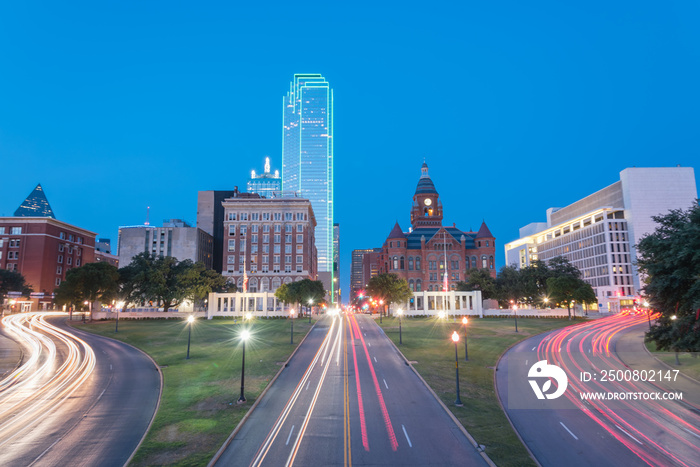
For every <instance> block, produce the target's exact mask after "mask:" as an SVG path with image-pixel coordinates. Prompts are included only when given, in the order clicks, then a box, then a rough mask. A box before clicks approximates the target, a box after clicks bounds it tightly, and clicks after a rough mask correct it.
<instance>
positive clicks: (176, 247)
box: [118, 219, 214, 269]
mask: <svg viewBox="0 0 700 467" xmlns="http://www.w3.org/2000/svg"><path fill="white" fill-rule="evenodd" d="M118 246H119V264H121V265H122V266H128V265H129V263H131V260H132V258H133V257H134V256H136V255H138V254H140V253H144V252H147V253H151V254H152V255H158V256H161V257H163V256H172V257H173V258H177V259H178V260H179V261H183V260H185V259H189V260H192V261H194V262H201V263H204V265H205V266H206V267H207V268H208V269H211V268H212V264H213V259H214V258H213V255H214V239H213V237H212V235H210V234H209V233H208V232H205V231H204V230H202V229H200V228H197V227H192V226H190V225H189V224H188V223H187V222H185V221H183V220H181V219H169V220H166V221H164V222H163V225H162V227H155V226H151V225H136V226H129V227H119V241H118Z"/></svg>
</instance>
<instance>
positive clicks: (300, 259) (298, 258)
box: [297, 255, 304, 264]
mask: <svg viewBox="0 0 700 467" xmlns="http://www.w3.org/2000/svg"><path fill="white" fill-rule="evenodd" d="M302 262H304V257H303V256H301V255H297V264H299V263H302Z"/></svg>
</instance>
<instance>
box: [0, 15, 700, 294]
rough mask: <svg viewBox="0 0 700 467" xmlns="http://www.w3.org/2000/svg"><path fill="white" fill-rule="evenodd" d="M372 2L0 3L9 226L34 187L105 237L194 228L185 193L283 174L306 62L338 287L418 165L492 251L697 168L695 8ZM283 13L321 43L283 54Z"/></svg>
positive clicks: (379, 237) (388, 222) (399, 201)
mask: <svg viewBox="0 0 700 467" xmlns="http://www.w3.org/2000/svg"><path fill="white" fill-rule="evenodd" d="M631 5H634V8H630V6H631ZM366 7H367V8H368V7H369V6H368V5H364V4H358V5H353V7H352V8H350V7H342V6H328V5H326V6H319V7H318V8H317V9H312V11H310V12H309V13H308V14H307V15H305V16H304V15H300V14H299V13H298V12H295V11H293V10H287V9H286V8H284V7H281V8H279V9H275V8H264V9H263V8H262V7H256V6H251V5H248V6H245V7H242V8H238V7H237V8H233V7H232V6H225V5H222V6H219V7H212V8H209V9H207V8H200V9H197V10H192V9H190V8H186V7H184V6H177V5H169V6H168V8H162V7H161V5H158V4H153V5H145V6H142V7H135V6H133V5H127V4H123V5H115V6H106V5H90V6H89V7H85V6H66V7H65V8H58V7H56V6H53V5H50V4H46V5H44V6H43V8H38V9H31V10H30V9H29V8H28V7H26V6H24V5H11V4H10V5H4V6H3V7H2V14H1V15H0V18H2V19H0V21H2V26H3V27H2V28H0V37H2V39H4V41H5V43H12V44H16V46H15V47H12V48H11V49H9V50H8V51H7V55H6V58H5V61H4V62H3V67H4V69H5V70H7V72H5V73H0V99H2V102H3V106H2V108H1V109H0V154H2V160H3V162H4V172H5V173H6V174H7V175H6V177H4V179H3V184H2V196H1V197H0V215H12V213H13V212H14V211H15V210H16V209H17V207H18V206H19V205H20V204H21V202H22V201H23V200H24V199H25V197H26V195H27V193H29V192H30V191H31V190H32V188H33V187H35V186H36V185H37V183H41V185H42V187H43V189H44V190H45V193H46V195H47V198H48V200H49V201H50V202H51V207H52V209H53V210H54V212H55V214H56V217H57V219H59V220H61V221H64V222H67V223H70V224H72V225H76V226H80V227H82V228H85V229H88V230H91V231H94V232H97V233H98V234H99V236H100V237H107V238H111V239H112V241H113V242H114V243H116V240H117V229H118V227H119V226H120V225H135V224H141V223H143V222H144V221H145V220H146V215H147V214H146V213H147V206H150V208H151V209H150V220H151V222H152V223H155V224H157V223H159V222H160V221H161V220H162V219H169V218H184V219H186V220H188V221H189V222H190V223H194V221H195V219H196V210H197V192H198V191H202V190H231V189H233V187H234V186H239V187H240V188H241V189H242V188H243V187H244V186H245V182H246V180H247V177H248V175H249V174H250V170H253V169H256V170H259V167H260V161H261V160H262V159H263V157H264V156H265V155H269V156H270V158H271V163H272V165H273V167H281V166H282V159H281V154H280V148H281V136H280V132H279V125H280V115H279V96H280V94H283V93H284V90H285V89H287V88H288V83H289V78H290V76H291V75H292V74H293V73H296V72H303V71H318V72H319V73H322V74H323V76H324V77H325V78H327V79H328V81H329V82H331V83H332V84H333V88H334V90H335V93H334V100H335V101H336V102H337V103H338V107H337V111H336V112H335V115H334V116H335V119H336V123H337V131H336V134H335V135H334V136H335V140H336V141H335V146H334V150H335V152H336V154H337V156H338V157H337V158H336V160H335V166H334V168H335V171H336V177H335V191H336V193H337V196H336V199H335V207H334V209H335V216H334V217H335V221H336V222H338V223H340V224H341V225H342V236H343V238H342V239H341V244H342V251H341V269H342V270H343V271H344V274H342V276H343V278H342V279H343V286H342V287H343V288H345V289H347V287H348V280H349V270H350V254H351V251H352V250H353V249H361V248H373V247H377V246H379V245H380V244H381V242H382V241H383V239H384V238H386V235H387V234H388V233H389V232H390V231H391V228H392V226H393V225H394V222H395V221H396V220H398V221H399V222H400V223H401V225H405V224H407V222H408V217H407V214H406V212H407V208H408V206H407V204H406V197H407V196H410V194H411V193H412V192H413V189H414V187H415V185H414V184H415V177H414V171H413V168H414V167H415V166H416V164H420V163H422V162H423V160H424V158H425V159H426V161H427V163H428V164H429V165H430V167H431V173H432V174H433V178H434V179H435V182H436V184H438V185H439V186H440V187H441V197H442V198H443V202H444V204H445V209H446V212H449V213H450V214H449V215H448V217H447V218H446V219H445V222H446V223H447V224H451V223H452V222H456V223H457V224H458V225H462V226H463V227H464V228H469V229H475V228H477V227H478V226H477V225H469V223H470V222H474V223H476V222H478V221H481V220H482V219H485V220H486V221H487V223H488V225H489V228H490V229H491V231H492V233H493V234H494V236H495V237H496V238H498V239H500V241H501V242H503V243H505V242H508V241H510V240H514V239H516V238H517V237H518V229H519V228H520V227H522V226H523V225H525V224H527V223H529V222H531V221H534V220H538V219H539V220H542V221H544V219H543V216H542V212H543V210H545V209H547V208H548V207H553V206H566V205H568V204H570V203H572V202H574V201H575V200H577V199H580V198H581V197H583V196H585V195H587V194H588V193H590V192H592V191H595V190H597V189H601V188H603V187H605V186H608V185H610V184H611V183H613V182H614V181H615V180H616V179H617V177H618V174H619V172H620V171H621V170H623V169H624V168H627V167H633V166H637V167H659V166H675V165H676V164H680V165H681V166H691V167H693V166H694V167H695V168H696V169H697V162H698V149H699V148H698V142H697V139H696V138H695V136H694V134H695V129H696V128H697V127H698V124H699V123H700V116H698V115H697V113H696V112H695V111H694V109H695V108H697V107H698V105H699V104H700V92H699V91H698V89H697V86H695V83H696V82H697V80H698V77H699V76H698V75H699V68H700V67H699V65H698V63H699V62H698V60H697V59H696V58H697V56H698V55H699V54H700V47H699V46H698V45H697V44H700V32H699V31H698V30H697V28H696V27H695V24H694V22H693V20H692V19H693V18H696V17H697V15H698V6H697V5H693V4H673V5H671V6H668V7H663V6H660V5H658V4H655V3H653V2H646V3H639V2H635V3H634V4H632V3H625V2H623V3H620V4H615V5H609V4H604V3H602V2H600V3H591V4H587V5H586V6H585V7H575V6H570V5H559V4H556V3H552V4H549V5H543V6H541V7H540V8H533V7H528V6H526V5H520V4H518V3H517V2H511V3H506V4H502V5H455V6H449V7H446V8H437V7H436V8H434V9H428V10H424V9H421V10H417V9H413V8H410V7H407V8H402V9H401V10H396V9H394V8H392V7H391V6H389V5H380V6H374V8H375V10H373V11H375V14H374V15H371V16H370V17H368V16H367V15H365V14H363V11H364V10H363V9H364V8H366ZM341 18H342V20H341ZM290 22H292V23H294V24H295V25H296V26H295V27H297V28H298V30H299V31H301V39H300V40H301V41H302V42H309V43H310V41H312V40H313V38H314V37H319V36H323V37H324V38H325V39H324V40H322V41H317V42H315V43H314V44H315V48H314V50H313V53H308V52H305V53H290V49H289V48H285V47H284V46H282V45H281V44H284V43H285V42H284V40H285V39H288V37H289V36H288V33H287V30H286V27H287V26H288V25H289V24H290ZM313 28H317V29H313ZM318 28H320V33H319V31H318ZM358 29H361V30H363V31H365V33H364V34H363V35H362V36H357V35H356V31H357V30H358ZM183 31H184V32H183ZM307 31H309V32H307ZM310 31H315V32H314V33H313V34H312V33H311V32H310ZM365 70H367V71H370V72H371V76H372V78H370V79H366V78H364V73H363V72H365ZM252 73H255V79H251V74H252ZM428 76H429V78H428ZM425 78H427V79H425ZM441 78H442V80H441V83H446V84H440V85H435V84H433V83H435V82H436V81H437V80H438V79H441ZM696 181H697V175H696ZM523 199H525V200H527V202H522V201H521V200H523ZM503 243H501V244H503ZM496 261H497V268H500V267H501V266H502V265H503V264H504V259H503V252H502V251H501V250H499V251H497V257H496ZM344 295H345V296H347V295H346V294H344Z"/></svg>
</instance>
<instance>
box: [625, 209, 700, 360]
mask: <svg viewBox="0 0 700 467" xmlns="http://www.w3.org/2000/svg"><path fill="white" fill-rule="evenodd" d="M652 219H653V220H654V222H655V223H656V224H657V227H656V230H654V232H652V233H650V234H648V235H646V236H644V237H643V238H642V239H641V240H640V242H639V244H638V245H637V252H638V257H639V260H638V265H639V269H640V271H641V272H642V273H643V274H644V280H645V285H644V293H645V295H646V296H647V299H648V301H649V303H650V304H651V305H652V307H653V308H654V310H656V311H658V312H660V313H661V317H660V318H659V319H658V320H657V322H656V324H655V325H654V326H653V327H652V329H651V331H649V332H648V333H647V337H646V339H647V341H653V342H655V343H656V346H657V348H658V349H659V350H667V351H669V350H670V351H675V352H698V351H700V319H699V316H700V207H699V206H698V204H697V202H696V203H695V204H694V205H693V206H692V207H691V208H690V209H688V210H681V209H674V210H671V211H670V212H669V213H667V214H665V215H660V216H655V217H652ZM673 316H675V317H676V318H675V319H673Z"/></svg>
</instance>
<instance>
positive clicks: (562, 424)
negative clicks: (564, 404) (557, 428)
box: [559, 422, 578, 441]
mask: <svg viewBox="0 0 700 467" xmlns="http://www.w3.org/2000/svg"><path fill="white" fill-rule="evenodd" d="M559 424H560V425H561V426H563V427H564V429H565V430H566V431H568V432H569V434H570V435H571V436H573V437H574V439H575V440H576V441H578V438H577V437H576V435H575V434H573V433H572V432H571V430H569V429H568V428H567V427H566V425H564V423H562V422H559Z"/></svg>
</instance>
